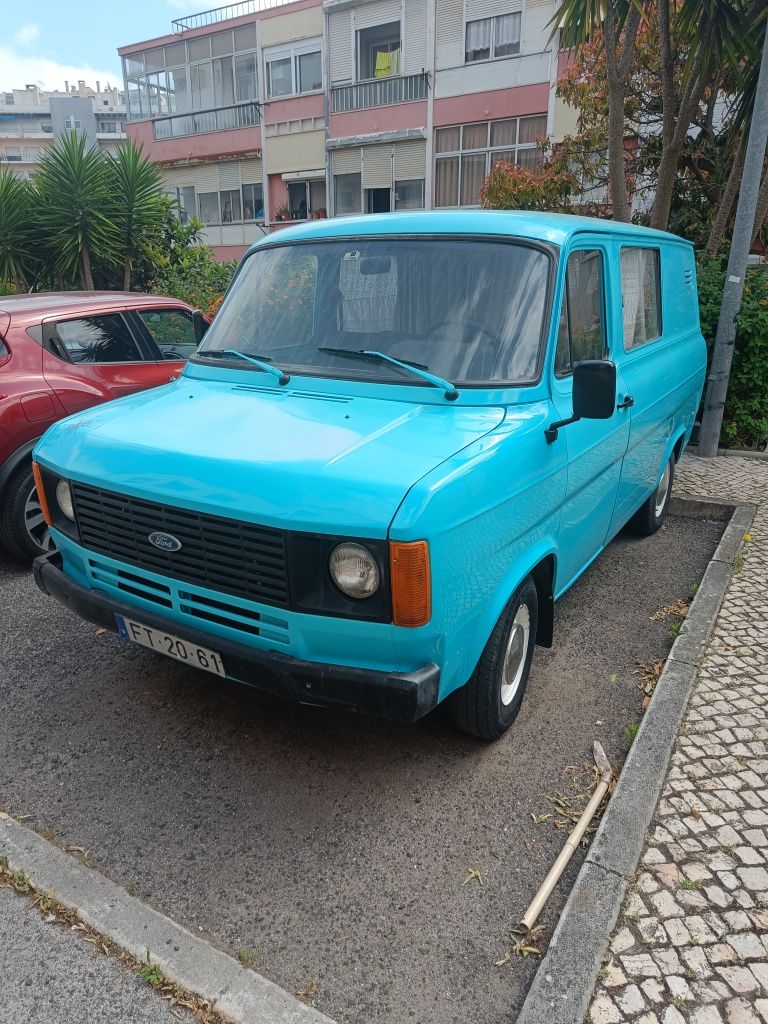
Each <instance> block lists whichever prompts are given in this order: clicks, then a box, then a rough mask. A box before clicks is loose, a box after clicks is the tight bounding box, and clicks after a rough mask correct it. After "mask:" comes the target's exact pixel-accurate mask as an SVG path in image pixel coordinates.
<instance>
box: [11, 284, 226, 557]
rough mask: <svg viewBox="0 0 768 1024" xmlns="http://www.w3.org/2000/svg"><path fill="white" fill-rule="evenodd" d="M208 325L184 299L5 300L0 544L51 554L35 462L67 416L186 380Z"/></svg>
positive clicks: (109, 295)
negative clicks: (45, 437)
mask: <svg viewBox="0 0 768 1024" xmlns="http://www.w3.org/2000/svg"><path fill="white" fill-rule="evenodd" d="M206 326H207V323H206V322H205V321H204V319H203V318H202V317H201V315H200V313H198V312H195V311H194V310H193V309H192V308H191V307H190V306H187V305H186V304H185V303H183V302H179V301H178V300H176V299H169V298H164V297H162V296H157V295H139V294H137V293H131V292H60V293H54V292H48V293H44V292H41V293H39V294H31V295H7V296H0V542H2V544H3V545H4V546H5V547H6V548H7V549H8V551H9V552H10V554H11V555H13V556H14V557H15V558H17V559H20V560H26V561H28V560H29V559H31V558H33V557H35V556H36V555H39V554H42V552H44V551H47V550H48V549H49V548H50V545H51V540H50V537H49V534H48V527H47V526H46V524H45V521H44V519H43V513H42V510H41V508H40V505H39V504H38V501H37V495H36V492H35V486H34V482H33V480H32V468H31V459H30V455H31V452H32V449H33V447H34V445H35V442H36V441H37V439H38V438H39V437H40V436H41V435H42V434H43V433H44V431H45V430H46V429H47V428H48V427H49V426H50V425H51V424H52V423H53V422H54V421H55V420H58V419H61V417H62V416H68V415H69V414H70V413H73V412H78V411H79V410H80V409H85V408H87V407H88V406H91V405H95V404H96V403H98V402H105V401H108V400H109V399H110V398H119V397H120V396H121V395H128V394H130V393H131V392H133V391H141V390H143V389H144V388H152V387H155V386H157V385H158V384H165V383H167V382H168V381H169V380H170V379H172V378H174V377H176V376H177V374H178V373H179V372H180V371H181V369H182V367H183V365H184V361H185V360H186V358H187V357H188V356H189V354H190V353H191V352H192V351H194V349H195V348H196V347H197V344H198V340H199V338H200V337H202V332H203V331H204V329H205V327H206Z"/></svg>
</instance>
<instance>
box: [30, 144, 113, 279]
mask: <svg viewBox="0 0 768 1024" xmlns="http://www.w3.org/2000/svg"><path fill="white" fill-rule="evenodd" d="M36 185H37V191H38V195H39V207H38V219H39V222H40V226H41V227H42V229H43V231H44V233H45V235H46V237H47V240H48V244H49V246H50V250H51V253H52V263H53V267H52V269H53V271H54V272H55V273H56V274H59V275H61V276H62V277H64V278H69V279H72V278H73V277H74V275H75V274H76V273H79V275H80V281H81V284H82V287H83V288H87V289H89V290H90V289H92V288H93V270H92V260H93V255H94V253H98V255H99V257H100V259H101V260H103V261H104V262H105V263H107V264H114V263H115V262H117V259H118V246H117V241H116V239H117V227H116V224H115V222H114V220H112V219H111V218H110V215H109V208H110V195H109V173H108V167H107V161H106V158H105V156H104V155H103V154H102V153H100V152H99V151H98V150H97V149H89V148H87V146H86V141H85V138H84V137H83V136H78V135H77V132H75V131H72V132H69V133H68V134H65V135H63V136H61V138H60V139H59V140H58V142H57V144H56V145H55V146H54V147H52V148H51V149H49V150H47V152H46V153H45V155H44V156H43V159H42V161H41V163H40V170H39V172H38V175H37V179H36Z"/></svg>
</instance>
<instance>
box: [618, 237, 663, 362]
mask: <svg viewBox="0 0 768 1024" xmlns="http://www.w3.org/2000/svg"><path fill="white" fill-rule="evenodd" d="M621 304H622V316H623V320H624V350H625V351H626V352H630V351H631V350H632V349H634V348H639V347H640V345H645V344H646V343H647V342H649V341H656V340H657V339H658V338H660V337H661V333H662V328H661V268H660V260H659V250H658V249H641V248H639V247H635V246H633V247H632V248H625V247H622V250H621Z"/></svg>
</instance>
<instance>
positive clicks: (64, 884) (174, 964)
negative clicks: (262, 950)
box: [0, 818, 333, 1024]
mask: <svg viewBox="0 0 768 1024" xmlns="http://www.w3.org/2000/svg"><path fill="white" fill-rule="evenodd" d="M0 854H4V855H5V856H7V858H8V864H9V866H10V867H11V868H12V869H13V870H14V871H23V872H25V874H26V875H27V876H28V877H29V878H30V879H31V880H32V882H34V884H35V886H36V887H37V888H38V889H43V890H46V891H50V890H53V892H54V894H55V896H56V898H57V899H58V900H59V901H60V902H61V903H63V904H64V905H65V906H67V907H70V908H72V909H73V910H75V911H76V912H77V914H78V915H79V917H80V918H81V919H82V920H83V921H85V923H86V924H88V925H90V926H91V927H92V928H94V929H96V931H98V932H100V933H101V934H102V935H104V936H106V937H107V938H109V939H111V940H112V941H113V942H114V943H115V944H116V945H118V946H120V948H121V949H123V950H125V952H127V953H130V954H131V956H133V957H135V958H136V959H137V960H140V961H147V960H150V961H151V962H152V963H154V964H157V965H158V966H159V967H160V969H161V970H162V972H163V974H164V975H165V976H166V977H167V978H169V979H170V980H171V981H173V982H175V983H176V984H177V985H180V986H181V987H182V988H184V989H186V990H187V991H188V992H192V993H194V994H195V995H198V996H201V997H202V998H203V999H207V1000H208V1001H209V1002H210V1003H211V1004H212V1006H213V1008H214V1010H217V1011H218V1012H219V1013H221V1014H223V1015H224V1016H225V1017H228V1018H229V1019H230V1020H231V1021H233V1024H333V1021H332V1020H331V1019H330V1018H329V1017H326V1016H324V1014H322V1013H319V1012H318V1011H317V1010H313V1009H312V1008H311V1007H309V1006H306V1005H305V1004H304V1003H302V1002H300V1001H299V1000H298V999H295V998H294V997H293V996H292V995H290V994H289V993H288V992H285V991H284V990H283V989H281V988H279V987H278V986H277V985H275V984H274V983H273V982H271V981H268V980H267V979H266V978H262V977H261V975H259V974H256V972H255V971H251V970H249V969H248V968H245V967H241V966H240V964H238V963H237V962H236V961H235V960H233V959H232V957H231V956H228V955H227V954H226V953H224V952H222V951H221V950H219V949H216V948H215V947H214V946H212V945H211V944H210V943H208V942H206V941H205V940H204V939H201V938H198V937H197V936H196V935H193V934H192V933H191V932H189V931H187V929H186V928H182V926H181V925H179V924H176V922H175V921H172V920H171V919H170V918H168V917H166V916H165V915H164V914H161V913H159V912H158V911H156V910H153V909H152V908H151V907H148V906H146V905H145V904H144V903H142V902H141V901H140V900H137V899H135V897H133V896H130V895H129V894H128V893H127V892H126V891H125V890H124V889H122V888H121V887H120V886H119V885H116V884H115V883H114V882H112V881H110V880H109V879H108V878H105V877H104V876H103V875H100V874H99V873H98V872H97V871H93V870H92V869H91V868H87V867H84V866H83V865H82V864H80V863H78V862H77V861H76V860H74V859H73V858H72V857H70V856H69V855H68V854H66V853H63V852H62V851H61V850H60V849H59V848H58V847H57V846H54V845H53V844H52V843H49V842H48V841H47V840H46V839H43V837H42V836H39V835H38V834H37V833H36V832H35V831H33V830H32V829H31V828H28V827H27V826H26V825H22V824H21V823H20V822H18V821H15V820H14V819H13V818H7V819H3V820H2V821H0Z"/></svg>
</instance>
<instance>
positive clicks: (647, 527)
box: [629, 455, 675, 537]
mask: <svg viewBox="0 0 768 1024" xmlns="http://www.w3.org/2000/svg"><path fill="white" fill-rule="evenodd" d="M667 469H669V481H668V483H667V492H666V495H665V496H664V501H663V503H662V504H661V506H660V507H659V508H658V509H657V502H658V495H659V489H660V487H661V484H662V482H663V480H664V474H665V473H666V471H667ZM674 479H675V456H674V455H670V457H669V461H668V462H667V465H666V466H665V467H664V472H663V473H662V475H661V480H659V485H658V487H657V488H656V490H655V491H654V492H653V494H651V495H650V497H648V498H647V499H646V501H645V502H644V504H643V505H642V506H641V507H640V508H639V509H638V511H637V512H635V514H634V516H633V517H632V519H630V521H629V525H630V528H631V529H632V531H633V532H634V533H636V534H637V535H638V537H650V536H651V534H652V533H656V531H657V530H658V528H659V527H660V526H661V524H662V523H663V522H664V520H665V519H666V518H667V509H668V508H669V497H670V495H671V494H672V483H673V481H674Z"/></svg>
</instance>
